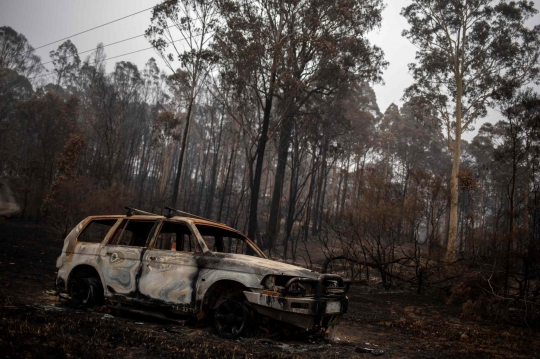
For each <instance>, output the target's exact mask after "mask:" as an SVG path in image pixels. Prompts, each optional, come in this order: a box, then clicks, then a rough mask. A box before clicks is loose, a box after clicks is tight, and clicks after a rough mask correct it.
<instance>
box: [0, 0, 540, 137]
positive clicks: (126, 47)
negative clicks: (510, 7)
mask: <svg viewBox="0 0 540 359" xmlns="http://www.w3.org/2000/svg"><path fill="white" fill-rule="evenodd" d="M159 2H160V1H159V0H0V4H1V5H0V26H6V25H8V26H11V27H12V28H14V29H15V30H16V31H17V32H20V33H22V34H24V35H25V36H26V37H27V39H28V40H29V41H30V43H31V44H32V46H34V47H35V48H37V47H40V46H42V45H45V44H48V43H50V42H53V41H55V40H59V39H61V38H64V37H67V36H70V35H73V34H75V33H78V32H81V31H84V30H87V29H90V28H93V27H95V26H98V25H101V24H104V23H106V22H109V21H112V20H115V19H118V18H120V17H123V16H126V15H129V14H132V13H135V12H138V11H140V10H143V9H146V8H150V7H151V6H153V5H155V4H157V3H159ZM534 2H535V4H536V7H537V8H540V0H534ZM409 3H410V0H387V7H386V9H385V10H384V12H383V22H382V25H381V28H380V29H379V30H377V31H375V32H374V33H372V34H370V35H369V39H370V41H371V42H372V43H374V44H376V45H378V46H379V47H381V48H382V49H383V51H384V52H385V54H386V59H387V60H388V61H389V62H390V66H389V67H388V69H387V70H386V71H385V73H384V82H385V84H384V85H375V92H376V94H377V101H378V104H379V107H380V109H381V111H382V112H384V111H385V109H386V108H387V107H388V106H389V105H390V104H391V103H392V102H393V103H396V104H397V105H401V104H402V101H401V97H402V95H403V90H404V89H405V88H406V87H407V86H409V85H410V84H411V82H412V78H411V76H410V75H409V73H408V69H407V64H409V63H411V62H413V61H414V55H415V50H416V48H415V47H414V46H413V45H412V44H411V43H410V42H409V41H408V40H407V39H405V38H403V37H402V36H401V32H402V31H403V29H405V28H406V27H407V22H406V21H405V19H404V18H403V17H402V16H401V15H400V11H401V8H403V6H406V5H407V4H409ZM149 23H150V11H147V12H144V13H141V14H138V15H135V16H132V17H130V18H128V19H125V20H122V21H119V22H116V23H113V24H111V25H108V26H105V27H102V28H99V29H96V30H93V31H90V32H88V33H85V34H82V35H79V36H76V37H74V38H72V39H71V41H72V42H73V43H74V44H75V46H77V49H78V50H79V52H82V51H85V50H90V49H93V48H95V46H96V45H97V44H98V43H99V42H102V43H104V44H105V45H106V44H109V43H112V42H116V41H119V40H123V39H126V38H129V37H133V36H136V35H140V34H143V33H144V31H145V30H146V28H147V27H148V25H149ZM539 23H540V16H536V17H535V18H534V19H532V20H531V21H529V23H528V25H529V26H533V25H536V24H539ZM60 44H61V42H59V43H55V44H53V45H50V46H47V47H44V48H41V49H38V50H37V51H36V54H37V55H39V56H41V58H42V61H43V62H47V61H49V60H50V58H49V51H51V50H54V49H56V48H57V47H58V45H60ZM147 47H150V45H149V44H148V42H147V41H146V39H145V38H144V37H140V38H137V39H134V40H131V41H127V42H124V43H121V44H117V45H114V46H111V47H107V48H105V52H106V54H107V56H108V57H114V56H117V55H121V54H125V53H128V52H132V51H136V50H140V49H144V48H147ZM85 57H86V55H81V58H85ZM150 57H155V58H156V59H158V58H159V57H158V56H157V54H156V53H155V52H154V50H148V51H143V52H139V53H137V54H131V55H127V56H125V57H121V58H118V59H114V60H111V61H109V62H108V63H107V69H108V70H109V71H111V70H112V68H113V66H114V63H115V62H117V61H122V60H123V61H131V62H133V63H135V64H137V66H138V67H139V68H140V69H142V68H143V67H144V64H145V63H146V61H148V59H149V58H150ZM158 63H159V64H160V65H161V66H160V67H161V68H162V69H163V70H167V69H166V68H165V65H164V64H163V63H162V62H161V60H160V59H158ZM46 67H47V68H49V69H50V68H52V64H49V65H46ZM497 117H498V116H497V113H496V112H493V111H491V112H490V114H489V115H488V119H486V120H490V121H496V119H497ZM482 122H483V121H481V122H479V123H478V124H477V126H476V127H477V128H479V127H480V124H481V123H482ZM475 132H476V131H475ZM473 135H474V132H473V133H470V134H467V135H466V136H465V138H466V139H470V138H472V136H473Z"/></svg>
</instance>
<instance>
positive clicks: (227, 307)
mask: <svg viewBox="0 0 540 359" xmlns="http://www.w3.org/2000/svg"><path fill="white" fill-rule="evenodd" d="M247 317H248V313H247V311H246V309H245V307H244V305H243V304H242V303H239V302H236V301H232V300H226V301H224V302H223V303H221V304H220V305H219V307H218V308H217V310H216V314H215V326H216V330H217V331H218V333H219V334H220V335H222V336H227V337H235V336H238V335H240V334H241V333H242V331H243V330H244V327H245V324H246V321H247Z"/></svg>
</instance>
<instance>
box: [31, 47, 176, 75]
mask: <svg viewBox="0 0 540 359" xmlns="http://www.w3.org/2000/svg"><path fill="white" fill-rule="evenodd" d="M183 40H184V39H179V40H175V41H170V42H169V43H170V44H172V43H175V42H178V41H183ZM153 48H154V47H153V46H150V47H147V48H145V49H140V50H135V51H131V52H127V53H125V54H122V55H117V56H113V57H108V58H106V59H103V60H99V61H96V62H95V64H99V63H102V62H105V61H107V60H112V59H116V58H119V57H122V56H127V55H131V54H135V53H137V52H142V51H148V50H151V49H153ZM49 75H52V74H51V73H46V74H42V75H38V76H34V77H30V78H28V80H34V79H37V78H40V77H45V76H49Z"/></svg>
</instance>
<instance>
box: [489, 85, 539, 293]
mask: <svg viewBox="0 0 540 359" xmlns="http://www.w3.org/2000/svg"><path fill="white" fill-rule="evenodd" d="M503 106H504V110H503V112H502V113H503V114H504V116H505V118H506V119H505V120H504V121H499V122H498V123H497V124H496V125H495V131H494V132H495V139H496V140H498V141H500V144H499V146H498V147H497V149H496V150H495V151H494V157H495V161H496V162H497V163H498V164H501V165H502V168H504V169H509V171H506V174H507V175H506V176H505V183H506V195H507V197H508V235H507V240H506V248H505V249H506V253H505V254H506V258H505V287H504V294H505V295H507V294H508V280H509V274H510V253H511V252H512V250H513V249H514V248H515V246H516V228H515V227H516V219H517V213H516V212H517V208H518V207H519V203H520V202H521V200H518V198H516V197H517V188H518V184H521V185H522V186H521V187H522V188H528V186H529V182H530V175H529V172H530V169H531V165H532V163H531V162H532V161H533V160H534V159H535V158H537V156H538V152H539V151H538V150H539V148H538V146H539V143H538V139H539V133H540V125H539V121H540V96H538V94H536V93H534V92H533V91H532V90H530V89H528V90H525V91H522V92H520V93H519V94H518V95H517V96H516V97H515V98H514V99H511V100H508V101H505V102H504V104H503ZM525 192H527V191H525ZM524 196H526V197H525V198H524V201H527V200H528V198H527V197H528V194H527V193H525V194H524ZM528 217H529V216H525V218H524V222H525V223H526V225H525V226H524V227H527V226H528V222H529V218H528ZM524 234H525V235H524V237H525V238H523V239H522V242H523V243H525V246H524V247H526V248H528V242H529V233H524Z"/></svg>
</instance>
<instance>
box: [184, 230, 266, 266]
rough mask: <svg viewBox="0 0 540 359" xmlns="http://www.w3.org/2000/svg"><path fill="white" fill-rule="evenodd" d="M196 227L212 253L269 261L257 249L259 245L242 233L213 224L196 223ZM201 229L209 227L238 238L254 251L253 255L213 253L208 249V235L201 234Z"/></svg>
mask: <svg viewBox="0 0 540 359" xmlns="http://www.w3.org/2000/svg"><path fill="white" fill-rule="evenodd" d="M194 227H195V229H196V230H197V232H198V234H199V235H200V237H201V239H202V240H203V242H204V244H205V245H206V248H208V250H209V251H210V252H212V253H224V254H238V255H247V256H250V257H255V258H257V257H258V258H264V259H267V257H266V255H265V254H264V252H263V251H262V250H261V249H260V248H259V247H257V245H256V244H255V243H254V242H253V241H252V240H251V239H249V238H248V237H246V236H245V235H243V234H242V233H240V232H238V231H236V230H234V229H233V228H227V227H222V226H218V225H214V224H211V223H194ZM199 227H209V228H213V229H215V230H220V231H223V232H224V234H228V235H229V237H230V238H236V239H239V240H242V241H244V243H246V245H247V246H248V247H249V248H251V249H252V251H253V255H250V254H240V253H227V252H217V251H213V250H211V249H210V248H209V247H208V243H206V240H205V239H204V236H205V235H206V234H203V233H201V231H200V230H199ZM203 232H204V231H203ZM224 237H226V235H224Z"/></svg>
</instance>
